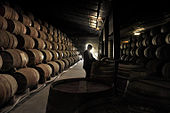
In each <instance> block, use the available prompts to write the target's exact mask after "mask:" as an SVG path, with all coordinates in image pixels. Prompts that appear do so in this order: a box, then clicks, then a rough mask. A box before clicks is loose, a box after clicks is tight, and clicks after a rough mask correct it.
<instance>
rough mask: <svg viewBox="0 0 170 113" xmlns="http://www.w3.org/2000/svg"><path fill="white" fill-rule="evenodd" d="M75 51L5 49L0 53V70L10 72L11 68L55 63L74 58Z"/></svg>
mask: <svg viewBox="0 0 170 113" xmlns="http://www.w3.org/2000/svg"><path fill="white" fill-rule="evenodd" d="M76 56H77V52H76V51H55V50H51V51H49V50H41V51H40V50H37V49H28V50H25V51H22V50H19V49H7V50H4V51H1V52H0V64H1V65H0V70H1V71H2V72H5V71H10V70H11V69H13V68H21V67H26V66H34V65H36V64H40V63H42V62H43V63H46V62H49V61H55V60H58V59H62V58H70V57H76Z"/></svg>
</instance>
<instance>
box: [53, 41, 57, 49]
mask: <svg viewBox="0 0 170 113" xmlns="http://www.w3.org/2000/svg"><path fill="white" fill-rule="evenodd" d="M52 46H53V47H52V49H53V50H58V44H57V43H56V42H52Z"/></svg>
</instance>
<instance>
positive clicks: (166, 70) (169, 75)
mask: <svg viewBox="0 0 170 113" xmlns="http://www.w3.org/2000/svg"><path fill="white" fill-rule="evenodd" d="M162 75H163V77H164V78H165V79H166V80H170V63H166V64H165V65H164V66H163V68H162Z"/></svg>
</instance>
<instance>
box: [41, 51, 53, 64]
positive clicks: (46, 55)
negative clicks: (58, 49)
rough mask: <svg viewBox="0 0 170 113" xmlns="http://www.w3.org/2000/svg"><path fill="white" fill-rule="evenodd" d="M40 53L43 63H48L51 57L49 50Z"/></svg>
mask: <svg viewBox="0 0 170 113" xmlns="http://www.w3.org/2000/svg"><path fill="white" fill-rule="evenodd" d="M41 52H42V53H43V55H44V60H43V61H44V62H48V61H51V60H52V58H53V55H52V53H51V52H50V51H49V50H41Z"/></svg>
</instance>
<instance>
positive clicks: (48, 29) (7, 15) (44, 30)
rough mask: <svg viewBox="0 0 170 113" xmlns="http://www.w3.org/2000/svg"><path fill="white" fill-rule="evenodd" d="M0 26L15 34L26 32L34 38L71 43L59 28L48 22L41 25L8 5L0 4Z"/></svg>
mask: <svg viewBox="0 0 170 113" xmlns="http://www.w3.org/2000/svg"><path fill="white" fill-rule="evenodd" d="M0 9H1V10H2V11H1V12H0V15H1V16H0V28H1V29H3V30H7V31H9V32H11V33H15V34H28V35H30V36H32V37H34V38H36V37H41V38H42V39H48V40H49V41H55V42H58V43H63V44H68V45H72V44H71V42H70V40H69V39H68V38H67V37H66V35H65V34H63V33H62V32H61V31H60V30H57V29H55V28H54V27H52V26H48V24H45V25H46V26H44V25H41V24H40V23H38V22H37V21H35V20H31V19H30V18H29V17H28V16H26V15H25V14H20V13H17V12H16V11H15V10H14V9H12V8H10V7H9V6H5V5H2V6H0Z"/></svg>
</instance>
